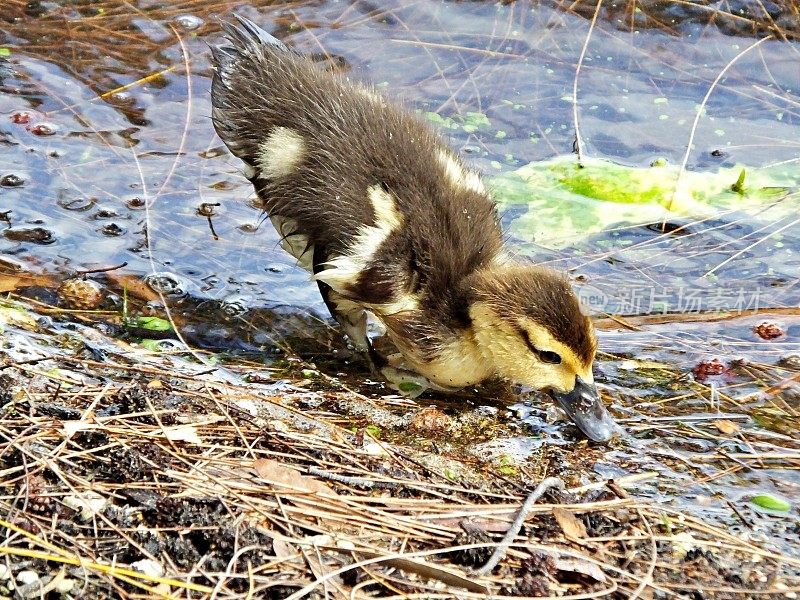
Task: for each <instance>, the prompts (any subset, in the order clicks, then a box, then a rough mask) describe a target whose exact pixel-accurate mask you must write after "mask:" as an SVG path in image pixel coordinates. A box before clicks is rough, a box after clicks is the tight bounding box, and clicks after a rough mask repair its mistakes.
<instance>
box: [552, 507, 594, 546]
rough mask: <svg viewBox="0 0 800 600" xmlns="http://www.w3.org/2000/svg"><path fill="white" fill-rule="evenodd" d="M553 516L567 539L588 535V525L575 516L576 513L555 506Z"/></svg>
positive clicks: (578, 538)
mask: <svg viewBox="0 0 800 600" xmlns="http://www.w3.org/2000/svg"><path fill="white" fill-rule="evenodd" d="M553 516H554V517H555V518H556V521H558V524H559V526H560V527H561V529H562V531H563V532H564V535H565V536H567V539H571V540H581V539H583V538H585V537H586V526H585V525H584V524H583V521H581V520H580V519H579V518H578V517H576V516H575V513H573V512H570V511H568V510H566V509H564V508H559V507H558V506H556V507H555V508H553Z"/></svg>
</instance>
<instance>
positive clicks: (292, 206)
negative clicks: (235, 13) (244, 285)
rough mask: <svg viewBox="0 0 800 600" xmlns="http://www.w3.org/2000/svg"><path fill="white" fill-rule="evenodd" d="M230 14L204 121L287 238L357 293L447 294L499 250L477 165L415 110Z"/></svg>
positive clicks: (336, 283)
mask: <svg viewBox="0 0 800 600" xmlns="http://www.w3.org/2000/svg"><path fill="white" fill-rule="evenodd" d="M239 21H240V26H238V27H234V26H232V25H225V26H224V29H225V33H226V34H227V37H228V40H229V43H228V44H227V45H223V46H220V47H217V48H215V49H214V63H215V76H214V81H213V84H212V103H213V118H214V125H215V127H216V129H217V132H218V133H219V135H220V137H221V138H222V139H223V140H224V141H225V143H226V144H227V146H228V147H229V148H230V149H231V151H232V152H233V153H234V154H235V155H236V156H238V157H239V158H241V159H242V160H244V162H245V163H246V165H247V166H246V168H245V174H246V175H247V177H248V178H249V179H250V180H251V181H252V183H253V185H254V186H255V189H256V191H257V193H258V195H259V197H260V199H261V201H262V202H263V205H264V209H265V210H266V211H267V213H268V214H269V215H270V217H271V218H272V220H273V223H275V224H276V227H277V228H278V229H279V231H280V232H281V234H282V235H283V236H285V238H286V241H287V242H288V245H289V246H290V251H292V253H293V254H295V256H296V257H298V258H299V259H301V261H304V262H305V261H308V260H310V258H311V255H312V254H313V258H314V261H315V263H316V266H317V268H320V265H321V264H322V263H324V265H325V268H326V269H328V270H325V271H324V272H323V273H321V274H319V275H318V279H320V280H322V281H325V282H326V283H328V284H330V285H331V287H333V288H334V289H336V290H337V291H338V292H340V293H342V294H343V295H344V296H347V297H351V298H354V299H356V300H358V301H361V302H365V303H371V304H381V303H391V302H394V301H397V300H398V298H399V297H400V295H401V294H400V292H404V293H416V292H418V291H419V292H420V293H425V295H428V296H430V298H429V305H431V306H432V305H434V304H436V302H444V303H445V304H446V303H447V302H448V294H449V292H448V290H449V289H451V288H452V287H453V284H454V282H457V281H460V280H461V279H462V278H463V277H464V276H465V275H466V274H468V273H470V272H473V271H474V270H475V269H477V268H479V267H480V266H483V265H484V264H486V263H487V262H489V261H491V260H492V259H494V258H495V257H496V255H497V254H498V252H499V250H500V246H501V233H500V229H499V226H498V223H497V215H496V209H495V206H494V203H493V202H492V201H491V199H490V198H489V196H488V194H487V193H486V191H485V189H484V187H483V184H482V182H481V180H480V178H479V177H478V176H477V175H476V174H474V173H472V172H470V171H468V170H467V169H466V168H465V167H464V166H463V165H462V163H461V162H460V160H459V159H458V158H457V157H456V156H455V155H454V154H453V153H452V152H451V151H450V150H449V149H448V148H447V147H446V146H445V145H444V144H443V143H442V142H441V141H440V139H439V138H438V136H437V135H436V134H434V133H433V132H432V131H431V129H430V128H429V126H428V125H427V124H426V123H425V122H423V121H422V120H421V119H419V118H417V117H416V116H415V115H413V114H410V113H409V112H407V111H406V110H403V109H401V108H399V107H397V106H395V105H393V104H391V103H390V102H387V101H386V100H385V99H384V98H383V97H381V96H380V95H378V94H376V93H375V92H374V91H372V90H371V89H370V88H368V87H366V86H363V85H360V84H356V83H353V82H350V81H349V80H347V79H345V78H343V77H341V76H338V75H334V74H332V73H330V72H326V71H324V70H323V69H321V68H320V67H319V65H317V64H315V63H314V62H313V61H312V60H311V59H310V58H307V57H303V56H300V55H298V54H296V53H294V52H292V51H290V50H288V49H287V48H286V47H285V46H284V45H283V44H282V43H281V42H279V41H278V40H276V39H275V38H273V37H272V36H269V34H267V33H265V32H263V31H262V30H261V29H259V28H258V27H256V26H255V25H253V24H252V23H250V22H249V21H247V20H245V19H241V18H240V19H239ZM315 270H318V269H315ZM434 296H436V297H434Z"/></svg>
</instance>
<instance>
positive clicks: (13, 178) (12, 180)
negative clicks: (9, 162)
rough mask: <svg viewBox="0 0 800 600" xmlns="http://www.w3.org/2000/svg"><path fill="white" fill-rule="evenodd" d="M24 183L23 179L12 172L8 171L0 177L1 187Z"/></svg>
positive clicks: (17, 185)
mask: <svg viewBox="0 0 800 600" xmlns="http://www.w3.org/2000/svg"><path fill="white" fill-rule="evenodd" d="M24 183H25V180H24V179H23V178H22V177H20V176H19V175H14V173H9V174H8V175H4V176H3V177H2V178H0V185H2V186H3V187H19V186H21V185H22V184H24Z"/></svg>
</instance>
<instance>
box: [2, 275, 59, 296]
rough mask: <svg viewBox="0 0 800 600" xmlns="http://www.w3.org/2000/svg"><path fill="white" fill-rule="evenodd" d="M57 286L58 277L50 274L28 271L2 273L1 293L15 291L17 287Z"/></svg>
mask: <svg viewBox="0 0 800 600" xmlns="http://www.w3.org/2000/svg"><path fill="white" fill-rule="evenodd" d="M34 285H36V286H40V287H52V288H54V287H57V286H58V282H57V281H56V278H55V277H53V276H48V275H31V274H28V273H24V274H22V273H21V274H19V275H11V274H9V273H0V293H3V294H5V293H6V292H13V291H14V290H16V289H17V288H22V287H30V286H34Z"/></svg>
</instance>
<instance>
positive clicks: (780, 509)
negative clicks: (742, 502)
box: [750, 494, 792, 513]
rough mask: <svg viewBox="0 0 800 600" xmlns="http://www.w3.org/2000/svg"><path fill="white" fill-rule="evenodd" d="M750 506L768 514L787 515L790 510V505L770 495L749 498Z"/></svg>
mask: <svg viewBox="0 0 800 600" xmlns="http://www.w3.org/2000/svg"><path fill="white" fill-rule="evenodd" d="M750 504H752V505H754V507H756V508H758V509H762V510H765V511H769V512H770V513H788V512H789V511H790V510H791V509H792V505H791V504H789V503H788V502H786V500H783V499H782V498H778V497H776V496H773V495H772V494H757V495H756V496H753V497H752V498H750Z"/></svg>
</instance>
